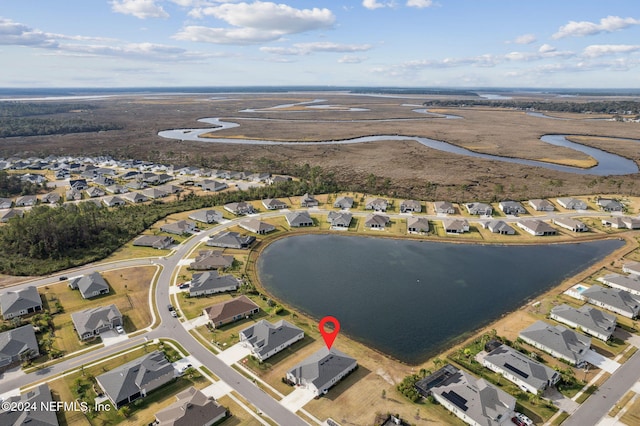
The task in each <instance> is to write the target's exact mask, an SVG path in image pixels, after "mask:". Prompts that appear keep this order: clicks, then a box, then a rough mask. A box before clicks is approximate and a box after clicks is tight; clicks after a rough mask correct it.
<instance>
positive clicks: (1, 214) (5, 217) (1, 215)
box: [0, 209, 24, 223]
mask: <svg viewBox="0 0 640 426" xmlns="http://www.w3.org/2000/svg"><path fill="white" fill-rule="evenodd" d="M22 216H24V210H21V209H9V210H4V211H0V222H2V223H6V222H9V220H10V219H12V218H14V217H22Z"/></svg>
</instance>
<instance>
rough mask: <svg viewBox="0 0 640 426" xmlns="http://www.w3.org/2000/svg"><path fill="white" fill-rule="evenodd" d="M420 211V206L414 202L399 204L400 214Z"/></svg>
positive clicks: (408, 201)
mask: <svg viewBox="0 0 640 426" xmlns="http://www.w3.org/2000/svg"><path fill="white" fill-rule="evenodd" d="M421 211H422V204H420V201H416V200H403V201H402V202H401V203H400V213H410V212H413V213H420V212H421Z"/></svg>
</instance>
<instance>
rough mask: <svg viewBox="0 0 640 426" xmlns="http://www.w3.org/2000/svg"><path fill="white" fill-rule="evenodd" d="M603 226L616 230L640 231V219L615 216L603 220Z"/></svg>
mask: <svg viewBox="0 0 640 426" xmlns="http://www.w3.org/2000/svg"><path fill="white" fill-rule="evenodd" d="M602 225H604V226H609V227H611V228H615V229H625V228H626V229H640V219H637V218H635V217H628V216H614V217H610V218H607V219H602Z"/></svg>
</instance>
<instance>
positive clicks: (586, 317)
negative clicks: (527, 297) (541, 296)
mask: <svg viewBox="0 0 640 426" xmlns="http://www.w3.org/2000/svg"><path fill="white" fill-rule="evenodd" d="M549 317H550V318H551V319H554V320H556V321H558V322H561V323H563V324H566V325H568V326H569V327H571V328H575V329H579V330H582V331H583V332H585V333H587V334H589V335H591V336H593V337H595V338H597V339H600V340H604V341H605V342H606V341H607V340H609V339H610V338H611V335H612V334H613V332H614V331H615V329H616V324H617V319H616V316H615V315H611V314H608V313H606V312H602V311H601V310H599V309H596V308H594V307H592V306H589V305H584V306H581V307H580V308H578V309H576V308H574V307H572V306H569V305H567V304H562V305H559V306H554V307H553V308H551V312H550V314H549Z"/></svg>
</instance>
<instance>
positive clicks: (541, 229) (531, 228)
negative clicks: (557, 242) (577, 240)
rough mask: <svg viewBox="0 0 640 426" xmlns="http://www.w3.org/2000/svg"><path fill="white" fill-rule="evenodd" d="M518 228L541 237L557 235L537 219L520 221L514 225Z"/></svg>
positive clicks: (552, 229)
mask: <svg viewBox="0 0 640 426" xmlns="http://www.w3.org/2000/svg"><path fill="white" fill-rule="evenodd" d="M516 225H518V228H520V229H522V230H524V231H526V232H528V233H529V234H531V235H534V236H537V237H541V236H545V235H556V234H557V233H558V231H557V230H555V229H554V228H553V227H552V226H551V225H549V224H548V223H546V222H543V221H541V220H538V219H526V220H520V221H518V223H517V224H516Z"/></svg>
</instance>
